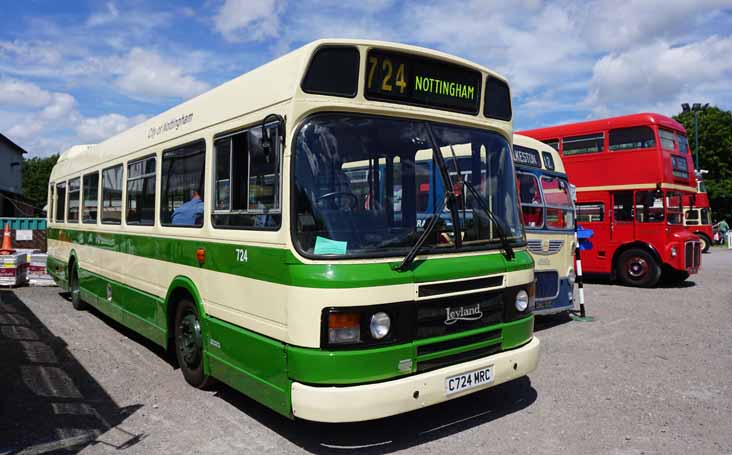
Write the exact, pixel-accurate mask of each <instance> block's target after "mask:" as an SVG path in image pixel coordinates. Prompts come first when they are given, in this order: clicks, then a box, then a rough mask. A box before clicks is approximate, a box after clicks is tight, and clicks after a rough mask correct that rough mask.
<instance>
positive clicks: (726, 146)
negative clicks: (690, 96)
mask: <svg viewBox="0 0 732 455" xmlns="http://www.w3.org/2000/svg"><path fill="white" fill-rule="evenodd" d="M698 115H699V164H700V166H699V167H700V168H702V169H705V170H708V171H709V173H708V174H705V175H704V182H705V184H706V186H707V191H708V193H709V202H710V204H711V206H712V216H713V218H715V219H717V220H721V219H724V218H726V219H727V220H728V222H729V221H730V220H732V111H724V110H722V109H719V108H718V107H710V108H708V109H707V110H705V111H700V112H699V114H698ZM674 119H675V120H676V121H678V122H680V123H682V124H683V125H684V128H686V132H687V133H688V135H689V145H690V146H691V149H692V150H693V151H696V149H695V140H696V138H695V136H694V113H693V112H682V113H680V114H679V115H676V116H674Z"/></svg>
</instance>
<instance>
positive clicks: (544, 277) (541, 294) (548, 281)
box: [534, 271, 559, 299]
mask: <svg viewBox="0 0 732 455" xmlns="http://www.w3.org/2000/svg"><path fill="white" fill-rule="evenodd" d="M534 276H535V277H536V298H537V299H553V298H554V297H556V296H557V294H558V293H559V273H557V272H556V271H548V272H536V273H535V274H534Z"/></svg>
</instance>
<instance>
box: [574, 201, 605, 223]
mask: <svg viewBox="0 0 732 455" xmlns="http://www.w3.org/2000/svg"><path fill="white" fill-rule="evenodd" d="M601 221H605V204H602V203H599V202H588V203H582V204H577V222H578V223H598V222H601Z"/></svg>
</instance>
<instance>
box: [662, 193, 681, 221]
mask: <svg viewBox="0 0 732 455" xmlns="http://www.w3.org/2000/svg"><path fill="white" fill-rule="evenodd" d="M681 203H682V198H681V193H677V192H675V191H669V192H668V193H666V215H667V216H666V218H667V219H668V223H669V224H682V223H683V221H684V218H683V211H682V210H683V209H682V208H681Z"/></svg>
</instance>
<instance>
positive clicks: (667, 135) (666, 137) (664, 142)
mask: <svg viewBox="0 0 732 455" xmlns="http://www.w3.org/2000/svg"><path fill="white" fill-rule="evenodd" d="M658 136H659V137H660V138H661V147H663V148H664V149H665V150H670V151H672V152H673V151H674V150H675V149H676V147H675V144H676V135H675V134H674V132H673V131H669V130H664V129H659V130H658Z"/></svg>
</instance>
